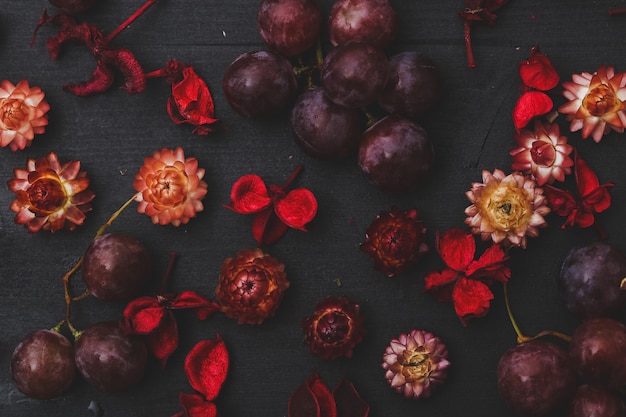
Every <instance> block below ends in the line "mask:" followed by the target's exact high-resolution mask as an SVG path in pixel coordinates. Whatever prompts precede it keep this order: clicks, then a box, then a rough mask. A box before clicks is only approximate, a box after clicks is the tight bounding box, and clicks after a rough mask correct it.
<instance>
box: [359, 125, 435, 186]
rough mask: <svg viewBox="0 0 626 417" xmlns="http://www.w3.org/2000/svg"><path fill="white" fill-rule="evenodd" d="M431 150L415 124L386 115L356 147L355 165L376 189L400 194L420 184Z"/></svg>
mask: <svg viewBox="0 0 626 417" xmlns="http://www.w3.org/2000/svg"><path fill="white" fill-rule="evenodd" d="M433 160H434V151H433V146H432V144H431V142H430V139H429V138H428V134H427V133H426V131H425V130H424V129H423V128H422V127H421V126H419V125H418V124H417V123H415V122H413V121H411V120H409V119H405V118H403V117H401V116H398V115H389V116H386V117H384V118H382V119H380V120H379V121H378V122H376V123H375V124H373V125H372V126H370V128H369V129H367V130H366V131H365V133H364V134H363V137H362V138H361V143H360V144H359V165H360V166H361V170H362V171H363V172H364V173H365V176H366V177H367V179H368V180H369V181H370V182H371V183H372V184H373V185H374V186H376V187H377V188H379V189H381V190H383V191H385V192H388V193H391V194H401V193H405V192H408V191H411V190H413V189H414V188H416V187H417V186H418V185H419V184H421V183H422V182H423V181H424V180H425V179H426V177H427V176H428V174H429V173H430V171H431V168H432V166H433Z"/></svg>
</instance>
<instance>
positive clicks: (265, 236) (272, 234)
mask: <svg viewBox="0 0 626 417" xmlns="http://www.w3.org/2000/svg"><path fill="white" fill-rule="evenodd" d="M287 230H289V227H288V226H287V225H286V224H285V223H283V222H282V221H281V220H280V219H279V218H278V217H277V216H276V215H275V213H274V211H273V210H271V209H270V208H268V209H266V210H264V211H262V212H260V213H257V214H256V216H254V221H253V222H252V236H253V237H254V239H255V240H256V241H257V244H258V245H259V246H263V245H271V244H272V243H275V242H277V241H278V239H280V238H281V237H283V235H284V234H285V233H286V232H287Z"/></svg>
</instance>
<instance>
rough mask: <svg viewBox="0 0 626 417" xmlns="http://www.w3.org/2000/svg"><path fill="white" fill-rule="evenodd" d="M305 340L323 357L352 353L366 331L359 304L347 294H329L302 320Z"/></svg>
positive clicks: (312, 349) (347, 355)
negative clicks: (333, 295) (338, 296)
mask: <svg viewBox="0 0 626 417" xmlns="http://www.w3.org/2000/svg"><path fill="white" fill-rule="evenodd" d="M302 329H303V330H304V342H305V343H306V344H307V345H308V346H309V350H310V351H311V353H312V354H314V355H317V356H320V357H322V358H324V359H336V358H339V357H346V358H350V357H352V350H353V349H354V347H355V346H356V345H357V344H359V343H361V341H362V340H363V335H364V334H365V325H364V319H363V316H361V314H360V306H359V305H358V304H355V303H353V302H351V301H350V300H349V299H348V298H347V297H341V298H337V297H332V296H331V297H327V298H326V299H324V300H322V301H320V302H319V303H317V305H316V306H315V309H314V311H313V314H311V315H310V316H308V317H305V318H304V320H302Z"/></svg>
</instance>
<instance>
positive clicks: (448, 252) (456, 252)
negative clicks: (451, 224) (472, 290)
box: [436, 229, 476, 271]
mask: <svg viewBox="0 0 626 417" xmlns="http://www.w3.org/2000/svg"><path fill="white" fill-rule="evenodd" d="M436 246H437V252H439V255H440V256H441V259H443V261H444V262H445V263H446V265H447V266H448V267H450V268H452V269H454V270H455V271H465V269H466V268H467V266H468V265H469V264H470V262H472V261H473V260H474V254H475V253H476V241H475V240H474V235H472V234H471V233H466V232H465V231H463V230H461V229H450V230H448V231H447V232H445V233H444V234H443V235H442V234H439V233H437V238H436Z"/></svg>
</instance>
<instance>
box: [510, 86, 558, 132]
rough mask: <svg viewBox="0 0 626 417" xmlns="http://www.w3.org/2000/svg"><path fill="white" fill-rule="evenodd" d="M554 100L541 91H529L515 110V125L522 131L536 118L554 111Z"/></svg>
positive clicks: (520, 99)
mask: <svg viewBox="0 0 626 417" xmlns="http://www.w3.org/2000/svg"><path fill="white" fill-rule="evenodd" d="M552 107H553V103H552V99H551V98H550V97H548V95H547V94H546V93H542V92H541V91H527V92H525V93H524V94H522V95H521V96H520V98H519V99H518V100H517V103H515V107H514V108H513V124H514V125H515V127H516V128H517V129H522V128H524V127H526V125H527V124H528V123H529V122H530V121H531V120H532V119H533V118H534V117H536V116H541V115H542V114H546V113H548V112H549V111H550V110H552Z"/></svg>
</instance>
